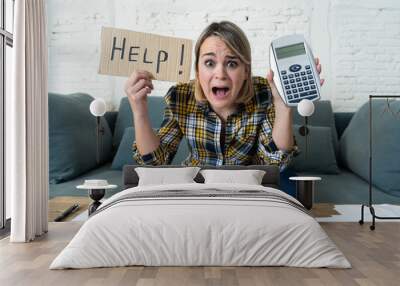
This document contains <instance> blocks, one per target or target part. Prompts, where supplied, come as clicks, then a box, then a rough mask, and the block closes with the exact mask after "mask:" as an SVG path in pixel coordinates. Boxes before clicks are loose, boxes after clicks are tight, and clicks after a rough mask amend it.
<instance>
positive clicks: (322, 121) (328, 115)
mask: <svg viewBox="0 0 400 286" xmlns="http://www.w3.org/2000/svg"><path fill="white" fill-rule="evenodd" d="M314 105H315V111H314V114H313V115H311V116H310V117H309V118H308V124H309V125H313V126H326V127H330V128H331V132H332V140H333V141H332V142H333V147H334V150H335V154H336V156H338V154H339V141H338V135H337V132H336V126H335V117H334V114H333V111H332V105H331V102H330V101H329V100H319V101H314ZM293 123H294V124H298V125H304V117H302V116H300V115H299V113H298V112H297V108H294V110H293Z"/></svg>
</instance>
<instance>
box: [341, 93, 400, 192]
mask: <svg viewBox="0 0 400 286" xmlns="http://www.w3.org/2000/svg"><path fill="white" fill-rule="evenodd" d="M390 106H391V109H392V110H393V112H394V113H396V112H398V111H399V110H400V102H399V101H394V102H392V103H391V105H390ZM372 112H373V120H372V121H373V122H372V130H373V131H372V142H373V143H372V149H373V150H372V151H373V152H372V163H373V169H372V183H373V184H374V185H375V186H377V187H378V188H380V189H382V190H383V191H386V192H388V193H391V194H395V195H398V196H399V195H400V175H399V174H400V160H399V158H400V144H399V142H400V119H399V117H398V115H397V116H396V115H394V114H392V113H391V112H390V111H388V110H387V102H386V100H373V102H372ZM340 153H341V158H342V160H343V163H344V164H345V165H346V166H347V167H348V168H349V169H350V170H352V171H353V172H354V173H356V174H357V175H359V176H360V177H362V178H363V179H365V180H367V181H368V180H369V159H368V158H369V103H368V102H367V103H365V104H364V105H363V106H361V108H360V109H359V110H358V111H357V112H356V113H355V114H354V116H353V118H352V119H351V121H350V123H349V126H348V127H347V128H346V130H345V131H344V133H343V135H342V138H341V140H340Z"/></svg>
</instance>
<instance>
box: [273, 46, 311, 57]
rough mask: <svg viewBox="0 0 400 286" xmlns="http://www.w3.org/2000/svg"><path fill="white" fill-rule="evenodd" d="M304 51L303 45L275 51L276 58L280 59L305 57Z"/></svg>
mask: <svg viewBox="0 0 400 286" xmlns="http://www.w3.org/2000/svg"><path fill="white" fill-rule="evenodd" d="M305 53H306V50H305V48H304V44H303V43H300V44H294V45H290V46H286V47H282V48H277V49H276V57H277V58H278V59H279V60H280V59H284V58H288V57H294V56H299V55H305Z"/></svg>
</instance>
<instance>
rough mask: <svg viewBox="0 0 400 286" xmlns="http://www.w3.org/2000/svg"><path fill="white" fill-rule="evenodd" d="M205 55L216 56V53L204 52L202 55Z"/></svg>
mask: <svg viewBox="0 0 400 286" xmlns="http://www.w3.org/2000/svg"><path fill="white" fill-rule="evenodd" d="M205 56H214V57H215V56H216V55H215V53H213V52H210V53H205V54H202V55H201V57H205Z"/></svg>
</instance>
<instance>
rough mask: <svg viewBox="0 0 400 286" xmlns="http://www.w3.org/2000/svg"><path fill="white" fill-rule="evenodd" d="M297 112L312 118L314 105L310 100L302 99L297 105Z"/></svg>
mask: <svg viewBox="0 0 400 286" xmlns="http://www.w3.org/2000/svg"><path fill="white" fill-rule="evenodd" d="M297 112H298V113H299V114H300V115H301V116H311V115H312V114H313V113H314V103H313V102H312V101H311V100H309V99H302V100H301V101H300V102H299V104H298V105H297Z"/></svg>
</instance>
